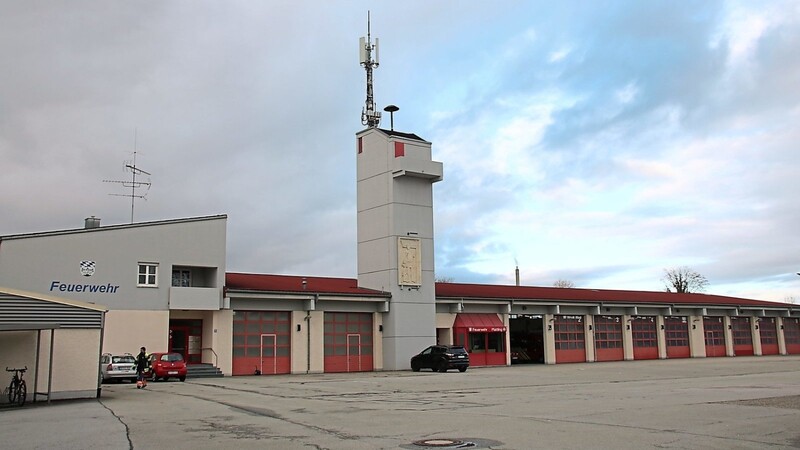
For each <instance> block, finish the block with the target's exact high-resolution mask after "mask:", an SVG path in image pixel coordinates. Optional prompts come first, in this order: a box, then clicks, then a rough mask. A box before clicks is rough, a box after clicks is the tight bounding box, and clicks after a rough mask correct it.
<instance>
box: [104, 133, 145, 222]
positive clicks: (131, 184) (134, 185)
mask: <svg viewBox="0 0 800 450" xmlns="http://www.w3.org/2000/svg"><path fill="white" fill-rule="evenodd" d="M137 134H138V130H134V132H133V161H132V162H131V161H125V165H124V167H123V169H122V170H124V171H130V172H131V181H122V180H103V183H119V184H121V185H122V186H123V187H126V188H130V189H131V193H130V194H108V195H112V196H114V197H130V199H131V223H133V212H134V206H135V202H136V199H137V198H141V199H143V200H147V191H149V190H150V184H151V183H150V178H149V177H150V172H145V171H144V170H142V169H140V168H138V167H136V153H137V151H136V150H137V149H136V144H137V142H136V141H137ZM137 175H140V176H141V175H147V177H148V178H147V181H136V176H137ZM138 188H146V190H145V193H144V194H137V193H136V189H138Z"/></svg>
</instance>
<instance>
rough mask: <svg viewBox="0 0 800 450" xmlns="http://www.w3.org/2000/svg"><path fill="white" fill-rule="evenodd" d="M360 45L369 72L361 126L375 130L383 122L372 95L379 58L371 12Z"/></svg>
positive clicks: (361, 60)
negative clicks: (371, 25)
mask: <svg viewBox="0 0 800 450" xmlns="http://www.w3.org/2000/svg"><path fill="white" fill-rule="evenodd" d="M358 44H359V52H358V54H359V62H360V63H361V66H363V67H364V69H366V71H367V101H366V102H365V103H366V104H365V106H364V108H362V109H361V124H362V125H366V126H368V127H370V128H373V127H377V126H378V124H379V123H380V122H381V113H380V111H376V110H375V99H374V97H373V95H372V69H377V68H378V59H379V58H378V38H375V44H373V43H372V37H371V36H370V19H369V11H367V37H366V38H364V37H363V36H362V37H361V38H360V39H359V40H358ZM372 52H375V59H372Z"/></svg>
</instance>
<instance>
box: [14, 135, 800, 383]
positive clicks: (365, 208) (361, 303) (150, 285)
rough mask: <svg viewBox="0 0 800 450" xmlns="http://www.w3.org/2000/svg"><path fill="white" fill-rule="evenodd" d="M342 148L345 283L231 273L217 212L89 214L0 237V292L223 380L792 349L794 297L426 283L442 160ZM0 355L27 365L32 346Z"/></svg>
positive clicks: (376, 148)
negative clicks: (347, 224)
mask: <svg viewBox="0 0 800 450" xmlns="http://www.w3.org/2000/svg"><path fill="white" fill-rule="evenodd" d="M353 152H354V154H355V158H356V160H357V196H358V198H357V200H358V201H357V225H358V230H357V242H356V243H355V244H356V245H357V249H358V261H357V277H356V278H326V277H318V276H313V275H310V276H289V275H274V274H256V273H231V272H226V266H225V258H226V228H227V220H228V217H227V216H225V215H215V216H205V217H193V218H183V219H174V220H163V221H155V222H144V223H133V224H124V225H110V226H105V225H104V226H100V223H99V219H95V218H89V219H87V220H86V223H85V224H84V227H82V228H77V229H70V230H61V231H50V232H37V233H29V234H19V235H10V236H2V237H0V287H3V288H7V289H13V290H20V291H25V292H30V293H37V295H44V296H47V299H49V301H54V300H53V299H56V300H57V299H63V300H64V302H65V304H69V305H78V304H80V305H83V307H84V308H87V307H88V308H89V309H91V305H92V304H94V305H98V307H97V309H98V310H101V311H107V312H106V313H105V318H104V330H103V331H102V344H101V345H102V350H101V351H102V352H111V353H125V352H130V353H135V352H136V351H137V349H138V348H139V347H141V346H146V347H147V349H148V350H149V351H171V352H178V353H181V354H182V355H183V356H184V358H185V359H186V361H187V362H188V363H189V364H190V366H211V367H215V368H218V369H219V371H221V373H223V374H225V375H253V374H262V375H268V374H289V373H292V374H300V373H322V372H361V371H375V370H405V369H409V368H410V363H409V359H410V357H411V356H412V355H414V354H416V353H417V352H419V351H421V350H422V349H424V348H425V347H427V346H428V345H431V344H434V343H437V342H438V343H442V344H447V343H452V344H460V345H463V346H464V347H465V348H466V349H467V351H468V352H469V354H470V362H471V365H472V366H505V365H510V364H517V363H520V364H522V363H543V364H561V363H578V362H601V361H627V360H644V359H667V358H704V357H734V356H736V357H740V356H767V355H788V354H800V306H797V305H792V304H785V303H774V302H766V301H759V300H752V299H743V298H733V297H724V296H717V295H705V294H676V293H668V292H646V291H622V290H597V289H573V288H553V287H533V286H501V285H480V284H465V283H437V282H435V281H434V244H433V243H434V236H433V184H434V183H436V182H439V181H440V180H442V179H443V166H442V164H441V163H439V162H436V161H433V160H432V159H431V143H430V142H427V141H425V140H424V139H422V138H420V137H419V136H417V135H414V134H411V133H400V132H396V131H393V130H384V129H380V128H376V127H371V128H368V129H365V130H363V131H361V132H359V133H358V134H357V135H356V142H355V145H354V148H353ZM0 300H3V298H0ZM77 302H80V303H77ZM30 304H31V305H33V303H30ZM99 305H102V307H101V306H99ZM0 306H2V305H0ZM2 311H5V310H4V309H3V308H1V307H0V321H2V320H3V319H4V317H3V316H2ZM27 312H28V313H32V314H34V315H35V311H33V312H31V311H27ZM9 314H10V313H9ZM31 317H33V316H31ZM0 339H3V337H2V335H0ZM92 345H94V348H95V349H94V350H93V352H94V354H95V355H96V354H97V352H98V350H97V348H96V344H91V345H89V347H91V346H92ZM90 351H91V350H90ZM11 356H13V358H12V359H14V360H13V361H12V360H10V359H9V358H11ZM0 357H2V358H0V359H1V360H0V365H3V364H5V365H8V366H23V365H25V364H28V366H29V367H33V366H35V365H34V361H33V358H35V355H34V354H32V353H26V352H20V351H16V352H5V353H2V352H0Z"/></svg>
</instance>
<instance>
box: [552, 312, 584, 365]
mask: <svg viewBox="0 0 800 450" xmlns="http://www.w3.org/2000/svg"><path fill="white" fill-rule="evenodd" d="M553 331H554V334H555V344H556V363H557V364H562V363H573V362H585V361H586V333H585V331H584V329H583V316H555V317H554V318H553Z"/></svg>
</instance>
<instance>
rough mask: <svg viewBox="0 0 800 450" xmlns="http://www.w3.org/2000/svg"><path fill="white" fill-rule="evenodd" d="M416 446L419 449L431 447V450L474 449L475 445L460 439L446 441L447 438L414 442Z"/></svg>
mask: <svg viewBox="0 0 800 450" xmlns="http://www.w3.org/2000/svg"><path fill="white" fill-rule="evenodd" d="M414 445H417V446H419V447H429V448H473V447H475V444H474V443H472V442H465V441H462V440H459V439H446V438H437V439H423V440H421V441H416V442H414Z"/></svg>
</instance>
